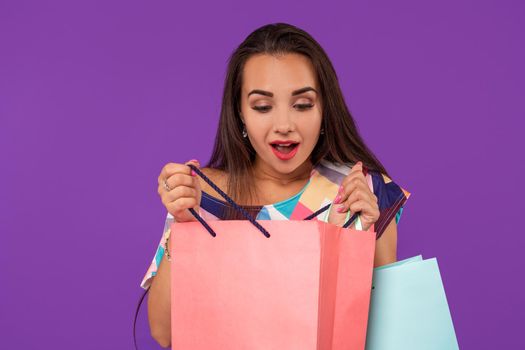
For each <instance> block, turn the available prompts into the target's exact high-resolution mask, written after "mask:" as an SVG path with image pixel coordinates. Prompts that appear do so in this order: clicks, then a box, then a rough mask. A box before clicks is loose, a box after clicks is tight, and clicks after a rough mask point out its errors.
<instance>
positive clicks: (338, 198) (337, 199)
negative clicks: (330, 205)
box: [334, 194, 341, 204]
mask: <svg viewBox="0 0 525 350" xmlns="http://www.w3.org/2000/svg"><path fill="white" fill-rule="evenodd" d="M340 201H341V195H340V194H338V195H337V197H335V199H334V203H335V204H339V202H340Z"/></svg>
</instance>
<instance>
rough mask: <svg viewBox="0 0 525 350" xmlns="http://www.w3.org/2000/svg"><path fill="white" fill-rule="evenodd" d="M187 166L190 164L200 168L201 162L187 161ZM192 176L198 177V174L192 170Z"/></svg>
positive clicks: (195, 160)
mask: <svg viewBox="0 0 525 350" xmlns="http://www.w3.org/2000/svg"><path fill="white" fill-rule="evenodd" d="M184 164H185V165H188V164H193V165H195V166H196V167H197V168H200V166H201V165H200V162H199V161H198V160H197V159H192V160H189V161H187V162H186V163H184ZM191 176H197V173H195V172H194V171H193V170H191Z"/></svg>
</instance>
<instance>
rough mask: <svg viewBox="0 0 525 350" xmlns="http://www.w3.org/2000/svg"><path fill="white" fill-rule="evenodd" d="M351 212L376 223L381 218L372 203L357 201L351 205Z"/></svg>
mask: <svg viewBox="0 0 525 350" xmlns="http://www.w3.org/2000/svg"><path fill="white" fill-rule="evenodd" d="M349 209H350V212H352V213H357V212H359V215H360V216H361V217H363V218H369V219H367V221H368V220H369V221H371V222H376V221H377V219H378V218H379V211H378V210H377V209H375V208H374V207H373V206H372V205H371V204H370V202H366V201H357V202H354V203H352V205H350V208H349Z"/></svg>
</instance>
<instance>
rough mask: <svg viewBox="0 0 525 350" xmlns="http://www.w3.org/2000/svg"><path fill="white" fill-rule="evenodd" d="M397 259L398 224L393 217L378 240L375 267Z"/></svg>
mask: <svg viewBox="0 0 525 350" xmlns="http://www.w3.org/2000/svg"><path fill="white" fill-rule="evenodd" d="M396 261H397V224H396V220H395V219H392V221H390V223H389V224H388V226H387V227H386V229H385V231H384V232H383V234H382V235H381V237H379V239H378V240H377V241H376V253H375V257H374V267H378V266H381V265H386V264H390V263H393V262H396Z"/></svg>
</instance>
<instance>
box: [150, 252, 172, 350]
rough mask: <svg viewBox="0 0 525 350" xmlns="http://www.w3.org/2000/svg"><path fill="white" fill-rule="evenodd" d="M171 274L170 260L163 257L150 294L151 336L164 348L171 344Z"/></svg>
mask: <svg viewBox="0 0 525 350" xmlns="http://www.w3.org/2000/svg"><path fill="white" fill-rule="evenodd" d="M170 274H171V266H170V262H169V261H168V259H166V257H163V258H162V260H161V261H160V266H159V268H158V270H157V275H156V276H155V277H153V279H152V282H151V286H150V290H149V296H148V319H149V327H150V330H151V336H152V337H153V339H155V340H156V341H157V342H158V343H159V345H160V346H162V347H163V348H167V347H169V346H170V345H171V313H170V310H171V298H170V292H171V288H170Z"/></svg>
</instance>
